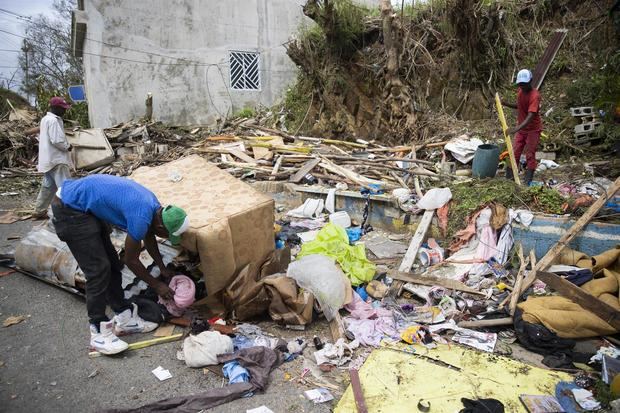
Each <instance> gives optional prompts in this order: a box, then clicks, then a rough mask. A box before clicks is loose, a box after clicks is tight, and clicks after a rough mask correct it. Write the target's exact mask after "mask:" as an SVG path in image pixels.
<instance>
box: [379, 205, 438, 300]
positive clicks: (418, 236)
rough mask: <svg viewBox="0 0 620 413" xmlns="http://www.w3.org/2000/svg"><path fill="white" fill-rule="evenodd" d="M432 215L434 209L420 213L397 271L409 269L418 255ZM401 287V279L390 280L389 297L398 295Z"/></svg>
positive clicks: (407, 270) (405, 271)
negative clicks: (418, 220)
mask: <svg viewBox="0 0 620 413" xmlns="http://www.w3.org/2000/svg"><path fill="white" fill-rule="evenodd" d="M433 215H435V210H434V209H431V210H428V211H425V212H424V215H422V219H421V220H420V223H419V224H418V228H417V229H416V231H415V234H414V235H413V238H412V239H411V242H410V243H409V248H408V249H407V252H406V253H405V256H404V257H403V260H402V261H401V263H400V267H398V271H400V272H404V273H407V272H409V271H411V267H412V266H413V263H414V262H415V258H416V256H417V255H418V250H419V249H420V246H421V245H422V242H423V241H424V237H425V236H426V233H427V232H428V229H429V228H430V226H431V222H432V221H433ZM402 287H403V282H402V281H394V282H392V285H391V286H390V289H389V291H388V295H389V296H391V297H394V296H398V295H399V294H400V291H401V289H402Z"/></svg>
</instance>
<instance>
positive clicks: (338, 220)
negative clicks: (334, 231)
mask: <svg viewBox="0 0 620 413" xmlns="http://www.w3.org/2000/svg"><path fill="white" fill-rule="evenodd" d="M329 222H333V223H334V224H336V225H340V226H341V227H342V228H349V227H350V226H351V217H350V216H349V214H348V213H347V211H338V212H334V213H333V214H329Z"/></svg>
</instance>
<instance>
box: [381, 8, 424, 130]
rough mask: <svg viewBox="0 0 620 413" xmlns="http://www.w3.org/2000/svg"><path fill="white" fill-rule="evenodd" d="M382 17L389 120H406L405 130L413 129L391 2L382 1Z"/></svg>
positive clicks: (410, 106)
mask: <svg viewBox="0 0 620 413" xmlns="http://www.w3.org/2000/svg"><path fill="white" fill-rule="evenodd" d="M381 16H382V18H383V45H384V47H385V54H386V57H387V63H386V80H387V81H386V90H385V102H386V103H387V107H388V110H389V111H390V114H389V116H388V119H390V123H392V124H393V123H394V122H395V121H396V122H398V123H401V121H403V120H404V125H402V126H404V128H405V129H411V128H413V126H414V125H415V123H416V117H415V112H414V108H413V102H412V99H411V94H410V93H409V89H408V88H407V85H405V84H404V83H403V81H402V80H401V79H400V75H399V69H400V62H399V56H400V53H399V51H400V49H401V45H400V44H399V42H398V39H397V38H396V33H397V32H398V30H397V28H396V25H397V24H398V23H397V22H396V21H395V20H394V11H393V10H392V4H391V3H390V0H381Z"/></svg>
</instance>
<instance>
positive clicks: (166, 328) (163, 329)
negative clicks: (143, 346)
mask: <svg viewBox="0 0 620 413" xmlns="http://www.w3.org/2000/svg"><path fill="white" fill-rule="evenodd" d="M174 327H175V325H174V324H168V323H165V324H162V325H160V326H159V327H157V330H155V331H154V332H153V337H169V336H171V335H172V334H174Z"/></svg>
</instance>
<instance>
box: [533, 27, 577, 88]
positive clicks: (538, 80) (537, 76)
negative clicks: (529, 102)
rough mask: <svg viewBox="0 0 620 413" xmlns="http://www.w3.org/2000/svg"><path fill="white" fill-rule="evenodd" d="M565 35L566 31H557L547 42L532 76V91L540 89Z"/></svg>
mask: <svg viewBox="0 0 620 413" xmlns="http://www.w3.org/2000/svg"><path fill="white" fill-rule="evenodd" d="M567 33H568V30H567V29H557V30H556V31H555V33H554V34H553V37H552V38H551V40H550V41H549V44H548V45H547V48H546V49H545V52H544V53H543V55H542V58H541V59H540V61H539V62H538V64H537V65H536V68H535V69H534V73H533V74H532V87H533V88H534V89H540V85H542V82H543V80H545V76H546V75H547V71H548V70H549V67H550V66H551V63H553V59H555V56H556V55H557V54H558V51H559V50H560V47H561V46H562V43H563V42H564V39H565V38H566V34H567Z"/></svg>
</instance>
